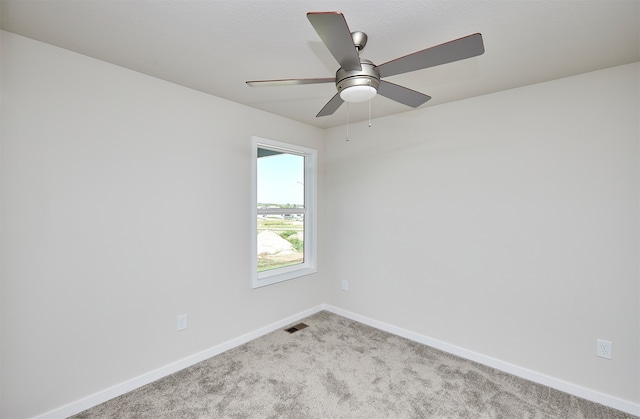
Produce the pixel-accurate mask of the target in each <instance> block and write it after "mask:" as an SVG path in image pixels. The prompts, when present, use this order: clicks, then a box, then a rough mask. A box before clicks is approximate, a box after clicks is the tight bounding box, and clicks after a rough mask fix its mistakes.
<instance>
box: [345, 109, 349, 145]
mask: <svg viewBox="0 0 640 419" xmlns="http://www.w3.org/2000/svg"><path fill="white" fill-rule="evenodd" d="M346 140H347V141H349V102H347V138H346Z"/></svg>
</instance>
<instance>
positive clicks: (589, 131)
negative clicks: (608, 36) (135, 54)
mask: <svg viewBox="0 0 640 419" xmlns="http://www.w3.org/2000/svg"><path fill="white" fill-rule="evenodd" d="M1 33H2V50H1V54H2V67H1V71H2V73H1V79H0V82H1V85H0V88H1V94H2V97H1V100H2V109H1V112H0V114H1V120H0V123H1V125H0V140H1V147H0V153H1V154H0V174H1V178H0V181H1V190H0V192H1V198H2V201H1V208H0V211H1V212H0V216H1V220H0V228H1V231H0V244H1V252H2V253H1V255H2V260H1V265H0V273H1V277H0V280H1V283H0V298H1V300H0V303H1V306H0V321H1V322H2V324H1V330H2V335H1V336H0V338H1V342H0V343H1V345H0V364H1V367H0V370H1V372H2V373H1V374H0V375H1V380H2V381H1V387H0V397H1V398H2V399H1V400H0V417H28V416H33V415H35V414H39V413H43V412H45V411H48V410H50V409H54V408H57V407H59V406H61V405H63V404H65V403H70V402H75V401H77V400H78V399H80V398H82V397H85V396H87V395H89V394H92V393H94V392H97V391H102V390H104V389H105V388H107V387H109V386H112V385H115V384H118V383H121V382H123V381H124V380H128V379H131V378H133V377H136V376H139V375H141V374H145V373H147V372H149V371H151V370H154V369H156V368H158V367H162V366H164V365H167V364H169V363H171V362H174V361H176V360H179V359H182V358H185V357H187V356H189V355H191V354H194V353H196V352H198V351H201V350H204V349H207V348H210V347H212V346H214V345H217V344H219V343H221V342H225V341H228V340H230V339H233V338H236V337H238V336H240V335H242V334H244V333H247V332H250V331H253V330H256V329H258V328H260V327H262V326H264V325H267V324H271V323H273V322H276V321H278V320H281V319H283V318H285V317H287V316H289V315H292V314H294V313H298V312H300V311H303V310H305V309H308V308H310V307H312V306H315V305H317V304H320V303H322V302H327V303H330V304H332V305H334V306H336V307H338V308H341V309H345V310H350V311H352V312H354V313H358V314H360V315H363V316H368V317H370V318H374V319H377V320H379V321H384V322H387V323H390V324H393V325H396V326H398V327H403V328H405V329H408V330H411V331H414V332H416V333H419V334H421V335H424V336H429V337H432V338H434V339H440V340H442V341H444V342H448V343H450V344H452V345H457V346H459V347H461V348H467V349H469V350H470V351H476V352H478V353H481V354H484V355H486V356H491V357H495V358H497V359H500V360H502V361H504V362H510V363H513V364H515V365H518V366H521V367H523V368H529V369H531V370H534V371H538V372H540V373H541V374H547V375H549V376H552V377H557V378H558V379H560V380H565V381H567V382H570V383H574V384H576V385H579V386H584V387H586V388H590V389H594V390H596V391H600V392H603V393H606V394H608V395H612V396H614V397H619V398H621V399H624V400H629V401H631V402H634V403H636V404H637V403H638V402H640V399H639V397H640V396H639V393H640V388H639V387H640V383H639V381H640V380H639V378H638V375H639V373H640V365H639V362H640V361H639V359H638V353H640V348H639V341H640V337H639V333H640V320H639V318H640V313H639V311H638V310H639V308H638V307H640V289H639V277H640V274H639V272H638V270H639V256H638V255H639V238H640V234H639V229H640V227H639V219H638V218H639V213H640V207H639V195H640V192H639V189H640V181H639V178H640V175H639V170H640V164H639V144H638V142H639V140H638V138H639V127H638V114H639V112H640V106H639V104H638V101H639V100H638V92H639V82H638V73H639V70H640V68H639V67H638V64H634V65H628V66H622V67H617V68H612V69H607V70H603V71H599V72H594V73H589V74H584V75H581V76H577V77H571V78H567V79H563V80H557V81H554V82H550V83H544V84H539V85H534V86H529V87H526V88H521V89H516V90H511V91H507V92H502V93H498V94H493V95H487V96H483V97H478V98H474V99H470V100H465V101H460V102H456V103H450V104H447V105H442V106H437V107H428V108H425V109H421V110H417V111H414V112H409V113H404V114H400V115H396V116H391V117H387V118H382V119H379V120H376V121H374V126H373V127H372V128H367V127H366V125H364V124H355V125H352V126H351V133H350V137H351V141H350V142H345V141H344V134H345V129H344V127H340V128H336V129H331V130H327V131H326V132H323V131H322V130H319V129H316V128H313V127H309V126H306V125H303V124H298V123H295V122H292V121H289V120H286V119H283V118H279V117H276V116H273V115H269V114H266V113H263V112H260V111H257V110H253V109H250V108H247V107H243V106H241V105H237V104H234V103H231V102H228V101H225V100H222V99H218V98H215V97H211V96H209V95H205V94H202V93H198V92H195V91H192V90H189V89H185V88H182V87H180V86H176V85H173V84H170V83H166V82H163V81H161V80H158V79H154V78H150V77H147V76H144V75H141V74H138V73H135V72H132V71H129V70H126V69H123V68H120V67H115V66H112V65H109V64H106V63H103V62H100V61H96V60H93V59H90V58H87V57H84V56H81V55H77V54H73V53H71V52H68V51H65V50H61V49H58V48H55V47H52V46H48V45H45V44H42V43H38V42H35V41H32V40H28V39H25V38H22V37H19V36H16V35H12V34H9V33H6V32H1ZM376 100H385V99H382V98H380V99H376ZM374 106H375V102H374ZM252 135H259V136H262V137H267V138H273V139H277V140H281V141H290V142H294V143H298V144H301V145H305V146H311V147H315V148H317V149H319V150H320V156H319V157H320V167H321V170H322V169H323V168H324V169H326V171H325V172H324V174H323V173H321V175H320V179H319V182H320V183H319V189H320V197H319V198H320V199H319V203H320V218H319V222H320V225H319V230H320V233H321V237H320V238H321V243H320V245H321V247H320V251H319V257H320V269H319V273H318V274H316V275H313V276H309V277H306V278H304V279H302V280H296V281H289V282H286V283H282V284H277V285H273V286H269V287H265V288H261V289H258V290H251V289H250V275H249V274H250V272H249V264H248V262H247V261H248V258H249V257H251V254H250V252H249V251H248V249H249V247H250V245H249V237H250V234H251V231H249V223H247V222H246V220H247V217H249V216H250V208H249V202H250V196H249V194H250V192H249V185H250V179H249V173H250V170H249V168H250V163H251V162H250V137H251V136H252ZM325 141H326V142H327V144H326V145H323V144H324V143H325ZM323 191H326V193H324V194H323ZM342 279H348V280H349V284H350V289H349V291H348V292H343V291H341V290H340V281H341V280H342ZM181 313H188V315H189V328H188V330H187V331H185V332H180V333H176V332H175V318H176V315H177V314H181ZM598 337H600V338H604V339H609V340H611V341H613V343H614V359H613V360H612V361H606V360H602V359H599V358H596V357H595V355H594V353H595V340H596V338H598Z"/></svg>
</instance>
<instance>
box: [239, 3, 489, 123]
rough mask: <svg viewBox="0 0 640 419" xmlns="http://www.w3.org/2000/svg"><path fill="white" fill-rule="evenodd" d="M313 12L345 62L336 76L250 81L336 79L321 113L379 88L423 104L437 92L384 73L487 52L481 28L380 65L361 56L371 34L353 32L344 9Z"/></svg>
mask: <svg viewBox="0 0 640 419" xmlns="http://www.w3.org/2000/svg"><path fill="white" fill-rule="evenodd" d="M307 18H308V19H309V22H311V25H312V26H313V27H314V29H315V30H316V32H317V33H318V35H320V39H322V42H324V44H325V45H326V46H327V48H328V49H329V51H330V52H331V54H332V55H333V56H334V57H335V59H336V61H338V63H339V64H340V66H341V67H340V68H339V69H338V71H337V72H336V76H335V77H326V78H306V79H282V80H252V81H248V82H246V83H247V84H248V85H249V86H252V87H258V86H289V85H298V84H316V83H331V82H334V83H335V84H336V88H337V89H338V93H336V94H335V96H333V98H331V100H329V102H327V104H326V105H324V107H323V108H322V109H321V110H320V112H319V113H318V114H317V115H316V117H320V116H327V115H331V114H333V113H334V112H335V111H336V110H337V109H338V108H339V107H340V105H342V104H343V103H344V102H362V101H365V100H369V99H371V98H373V97H374V96H375V95H376V94H377V93H379V94H381V95H382V96H384V97H386V98H388V99H391V100H394V101H396V102H399V103H402V104H404V105H407V106H411V107H413V108H417V107H418V106H420V105H422V104H423V103H425V102H426V101H428V100H429V99H431V97H430V96H428V95H425V94H423V93H420V92H417V91H415V90H411V89H408V88H406V87H403V86H400V85H397V84H394V83H390V82H388V81H385V80H381V78H382V77H388V76H395V75H397V74H402V73H408V72H410V71H416V70H422V69H424V68H428V67H435V66H437V65H441V64H447V63H451V62H454V61H459V60H464V59H466V58H471V57H475V56H477V55H481V54H483V53H484V44H483V43H482V35H481V34H479V33H476V34H473V35H469V36H465V37H464V38H460V39H456V40H453V41H450V42H446V43H444V44H440V45H437V46H435V47H431V48H427V49H423V50H421V51H417V52H414V53H413V54H409V55H405V56H404V57H400V58H396V59H395V60H391V61H387V62H386V63H384V64H381V65H375V64H374V63H372V62H371V61H369V60H366V59H364V58H360V51H362V50H363V49H364V47H365V45H366V44H367V34H365V33H364V32H351V31H350V30H349V26H347V21H346V20H345V18H344V15H343V14H342V13H340V12H310V13H307Z"/></svg>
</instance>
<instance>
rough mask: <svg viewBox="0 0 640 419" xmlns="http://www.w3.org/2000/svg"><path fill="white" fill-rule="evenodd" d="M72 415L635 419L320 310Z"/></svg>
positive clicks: (130, 416)
mask: <svg viewBox="0 0 640 419" xmlns="http://www.w3.org/2000/svg"><path fill="white" fill-rule="evenodd" d="M303 322H304V323H305V324H307V325H308V326H309V327H307V328H305V329H302V330H299V331H298V332H296V333H293V334H289V333H287V332H285V331H276V332H273V333H270V334H268V335H266V336H263V337H261V338H259V339H256V340H254V341H252V342H249V343H247V344H244V345H242V346H239V347H237V348H234V349H232V350H230V351H227V352H225V353H223V354H221V355H218V356H216V357H213V358H211V359H209V360H206V361H204V362H201V363H199V364H197V365H194V366H192V367H190V368H187V369H185V370H182V371H180V372H177V373H175V374H173V375H170V376H168V377H165V378H163V379H160V380H158V381H156V382H154V383H151V384H149V385H146V386H144V387H141V388H139V389H137V390H135V391H132V392H131V393H128V394H125V395H123V396H120V397H117V398H115V399H112V400H110V401H108V402H106V403H103V404H101V405H99V406H96V407H94V408H92V409H89V410H86V411H84V412H82V413H80V414H78V415H76V416H74V418H77V419H80V418H301V419H302V418H304V419H306V418H350V419H351V418H367V419H374V418H381V419H382V418H384V419H388V418H474V419H475V418H510V419H511V418H536V419H542V418H562V419H567V418H603V419H604V418H606V419H613V418H635V416H632V415H628V414H625V413H623V412H620V411H617V410H613V409H610V408H607V407H605V406H602V405H599V404H596V403H593V402H589V401H586V400H583V399H579V398H577V397H574V396H571V395H568V394H565V393H562V392H560V391H557V390H553V389H550V388H548V387H545V386H542V385H539V384H535V383H532V382H529V381H526V380H523V379H521V378H518V377H515V376H512V375H509V374H506V373H503V372H500V371H497V370H494V369H492V368H489V367H486V366H483V365H480V364H476V363H474V362H471V361H467V360H464V359H461V358H458V357H456V356H453V355H450V354H447V353H444V352H441V351H439V350H436V349H433V348H430V347H428V346H424V345H421V344H418V343H415V342H412V341H409V340H407V339H404V338H401V337H398V336H395V335H392V334H389V333H386V332H383V331H380V330H377V329H375V328H372V327H369V326H366V325H363V324H360V323H357V322H354V321H351V320H348V319H345V318H343V317H340V316H337V315H335V314H331V313H328V312H324V311H323V312H320V313H317V314H315V315H313V316H311V317H308V318H307V319H305V320H303Z"/></svg>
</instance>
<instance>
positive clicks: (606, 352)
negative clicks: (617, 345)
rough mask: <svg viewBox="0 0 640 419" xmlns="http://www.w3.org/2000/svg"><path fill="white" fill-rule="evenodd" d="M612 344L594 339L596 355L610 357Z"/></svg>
mask: <svg viewBox="0 0 640 419" xmlns="http://www.w3.org/2000/svg"><path fill="white" fill-rule="evenodd" d="M612 352H613V344H612V343H611V342H609V341H606V340H602V339H598V340H597V341H596V355H597V356H599V357H600V358H605V359H611V353H612Z"/></svg>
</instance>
